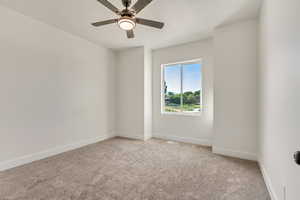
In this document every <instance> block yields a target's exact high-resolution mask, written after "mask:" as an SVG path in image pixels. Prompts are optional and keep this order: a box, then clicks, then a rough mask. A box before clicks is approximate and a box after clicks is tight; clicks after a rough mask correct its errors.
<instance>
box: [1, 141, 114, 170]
mask: <svg viewBox="0 0 300 200" xmlns="http://www.w3.org/2000/svg"><path fill="white" fill-rule="evenodd" d="M112 137H115V136H114V135H104V136H100V137H96V138H91V139H87V140H83V141H79V142H76V143H73V144H67V145H63V146H58V147H54V148H52V149H48V150H45V151H41V152H38V153H34V154H30V155H25V156H22V157H19V158H15V159H12V160H8V161H4V162H0V171H4V170H7V169H11V168H14V167H17V166H20V165H24V164H28V163H31V162H33V161H36V160H41V159H44V158H47V157H50V156H54V155H57V154H60V153H63V152H66V151H70V150H73V149H77V148H80V147H83V146H86V145H89V144H93V143H97V142H100V141H103V140H106V139H109V138H112Z"/></svg>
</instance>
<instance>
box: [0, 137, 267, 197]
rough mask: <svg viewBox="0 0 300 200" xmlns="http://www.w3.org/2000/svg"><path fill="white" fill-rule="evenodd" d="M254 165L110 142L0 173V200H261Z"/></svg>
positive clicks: (186, 150) (177, 146) (171, 147)
mask: <svg viewBox="0 0 300 200" xmlns="http://www.w3.org/2000/svg"><path fill="white" fill-rule="evenodd" d="M267 199H269V195H268V192H267V189H266V186H265V184H264V181H263V179H262V175H261V173H260V170H259V168H258V165H257V163H256V162H251V161H245V160H240V159H234V158H228V157H223V156H219V155H215V154H213V153H211V149H210V148H206V147H201V146H197V145H191V144H185V143H176V142H168V141H164V140H158V139H151V140H149V141H147V142H143V141H138V140H129V139H124V138H114V139H110V140H106V141H103V142H99V143H96V144H92V145H88V146H85V147H83V148H79V149H76V150H73V151H69V152H66V153H63V154H60V155H57V156H53V157H50V158H47V159H43V160H40V161H36V162H33V163H30V164H27V165H23V166H20V167H17V168H14V169H10V170H6V171H4V172H0V200H267Z"/></svg>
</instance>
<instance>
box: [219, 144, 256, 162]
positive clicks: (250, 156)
mask: <svg viewBox="0 0 300 200" xmlns="http://www.w3.org/2000/svg"><path fill="white" fill-rule="evenodd" d="M213 153H215V154H220V155H224V156H229V157H235V158H241V159H246V160H253V161H257V155H256V154H253V153H249V152H242V151H235V150H231V149H224V148H220V147H215V146H213Z"/></svg>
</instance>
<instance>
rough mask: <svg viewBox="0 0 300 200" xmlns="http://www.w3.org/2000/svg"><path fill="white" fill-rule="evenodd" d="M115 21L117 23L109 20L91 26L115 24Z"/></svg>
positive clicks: (115, 20)
mask: <svg viewBox="0 0 300 200" xmlns="http://www.w3.org/2000/svg"><path fill="white" fill-rule="evenodd" d="M117 21H118V20H117V19H109V20H105V21H100V22H95V23H92V25H93V26H103V25H106V24H113V23H116V22H117Z"/></svg>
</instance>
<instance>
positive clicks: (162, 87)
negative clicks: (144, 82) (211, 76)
mask: <svg viewBox="0 0 300 200" xmlns="http://www.w3.org/2000/svg"><path fill="white" fill-rule="evenodd" d="M192 63H194V64H200V65H201V75H202V76H201V86H202V88H201V96H200V102H201V110H200V111H199V112H182V111H181V112H166V111H165V109H164V108H165V91H164V90H165V88H164V81H165V74H164V72H165V70H164V69H165V67H168V66H170V65H183V64H192ZM180 80H181V84H180V85H181V93H182V92H183V91H182V67H181V78H180ZM160 86H161V87H160V88H161V89H160V97H161V100H160V102H161V103H160V105H161V108H160V110H161V114H162V115H185V116H200V115H201V114H202V111H203V95H204V93H203V59H202V58H198V59H193V60H187V61H181V62H174V63H168V64H162V65H161V83H160ZM181 98H182V97H181ZM181 103H182V99H181Z"/></svg>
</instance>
